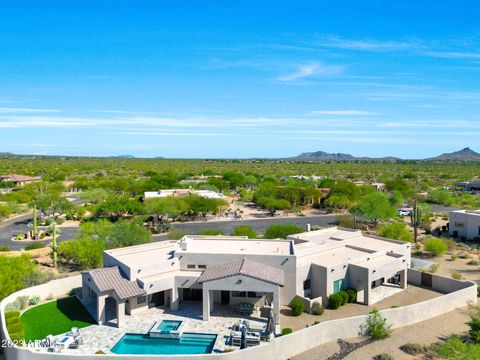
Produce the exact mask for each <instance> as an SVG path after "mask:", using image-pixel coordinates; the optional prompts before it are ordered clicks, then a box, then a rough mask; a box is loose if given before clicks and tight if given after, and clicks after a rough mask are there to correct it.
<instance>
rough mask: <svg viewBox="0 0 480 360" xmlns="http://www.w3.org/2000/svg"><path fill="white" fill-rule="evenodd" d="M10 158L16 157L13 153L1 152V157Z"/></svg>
mask: <svg viewBox="0 0 480 360" xmlns="http://www.w3.org/2000/svg"><path fill="white" fill-rule="evenodd" d="M8 156H15V154H12V153H11V152H0V157H8Z"/></svg>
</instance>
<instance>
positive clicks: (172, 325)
mask: <svg viewBox="0 0 480 360" xmlns="http://www.w3.org/2000/svg"><path fill="white" fill-rule="evenodd" d="M181 323H182V322H181V321H175V320H162V322H161V323H160V325H158V327H157V330H161V331H173V330H177V329H178V328H179V327H180V324H181Z"/></svg>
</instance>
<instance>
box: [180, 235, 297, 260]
mask: <svg viewBox="0 0 480 360" xmlns="http://www.w3.org/2000/svg"><path fill="white" fill-rule="evenodd" d="M186 243H187V245H186V250H178V252H179V253H180V252H187V253H189V252H191V253H206V254H210V253H211V254H249V255H293V254H292V252H291V245H290V241H289V240H257V239H248V240H245V239H244V238H234V239H232V238H229V239H226V238H225V237H222V236H220V237H218V238H215V237H210V238H199V237H195V238H193V237H192V238H187V240H186Z"/></svg>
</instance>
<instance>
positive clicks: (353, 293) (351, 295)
mask: <svg viewBox="0 0 480 360" xmlns="http://www.w3.org/2000/svg"><path fill="white" fill-rule="evenodd" d="M345 292H346V293H347V294H348V302H349V303H353V302H356V301H357V290H355V289H352V288H348V289H345Z"/></svg>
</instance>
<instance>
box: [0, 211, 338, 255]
mask: <svg viewBox="0 0 480 360" xmlns="http://www.w3.org/2000/svg"><path fill="white" fill-rule="evenodd" d="M336 218H337V217H336V215H320V216H309V217H298V218H288V219H286V218H280V217H279V218H267V219H256V220H232V221H208V222H196V223H183V224H175V225H173V228H174V229H178V230H183V231H185V232H186V233H189V234H196V233H198V232H199V231H202V230H206V229H220V230H222V231H224V232H225V234H231V233H232V231H233V229H234V228H235V227H236V226H240V225H249V226H251V227H252V228H253V229H254V230H255V231H256V232H259V233H263V232H264V231H265V229H266V228H267V227H269V226H270V225H272V224H296V225H298V226H300V227H302V228H305V227H306V225H307V224H311V225H312V226H315V225H317V226H327V225H329V224H332V223H334V222H335V221H336ZM31 221H32V215H31V214H28V215H24V216H21V217H19V218H16V219H12V220H8V221H5V222H3V223H2V224H1V225H0V246H8V247H9V248H10V249H11V250H19V249H22V248H24V247H25V246H26V245H28V243H25V242H18V241H12V240H11V238H12V236H14V235H15V234H18V233H20V232H25V231H28V227H27V224H28V223H29V222H31ZM61 231H62V233H61V235H60V237H59V239H58V240H59V242H60V241H65V240H71V239H74V238H75V235H76V233H77V228H76V227H62V228H61ZM165 239H167V234H162V235H158V236H155V237H154V240H155V241H160V240H165Z"/></svg>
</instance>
